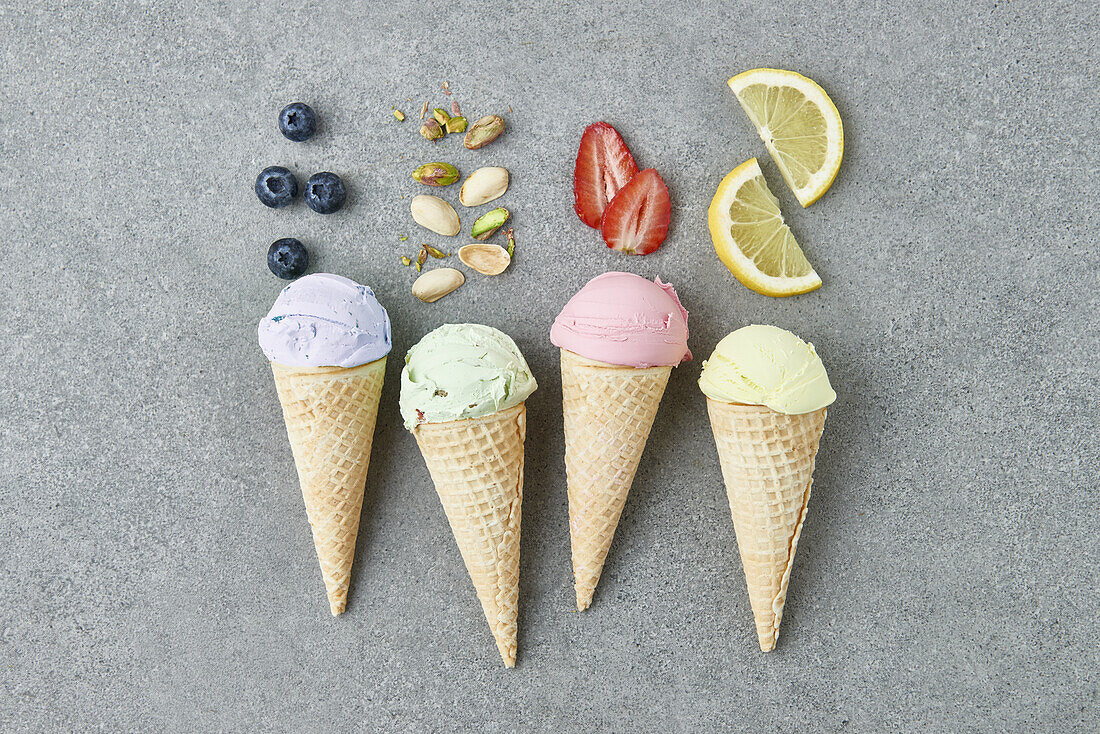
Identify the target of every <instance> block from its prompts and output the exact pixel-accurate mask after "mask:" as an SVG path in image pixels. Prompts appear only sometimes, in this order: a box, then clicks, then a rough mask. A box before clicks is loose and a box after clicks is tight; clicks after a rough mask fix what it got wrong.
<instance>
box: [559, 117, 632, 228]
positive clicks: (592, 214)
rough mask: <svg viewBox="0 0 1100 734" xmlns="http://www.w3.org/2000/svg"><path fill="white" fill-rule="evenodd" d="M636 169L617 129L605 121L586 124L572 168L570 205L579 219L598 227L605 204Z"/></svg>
mask: <svg viewBox="0 0 1100 734" xmlns="http://www.w3.org/2000/svg"><path fill="white" fill-rule="evenodd" d="M637 173H638V164H637V163H635V162H634V156H632V155H631V154H630V149H629V148H627V147H626V143H625V142H623V138H622V136H621V135H619V132H618V131H617V130H616V129H615V128H613V127H611V126H610V125H608V124H607V123H606V122H597V123H593V124H591V125H589V126H588V127H586V128H585V130H584V135H583V136H582V137H581V148H580V150H579V151H577V165H576V168H575V169H574V170H573V199H574V203H573V209H574V210H575V211H576V212H577V216H578V217H580V218H581V221H582V222H584V223H585V224H587V225H588V226H589V227H592V228H593V229H599V228H600V220H601V219H602V218H603V213H604V210H605V209H606V208H607V205H608V204H609V203H610V202H611V200H612V199H614V198H615V194H617V193H619V189H621V188H622V187H623V186H626V184H627V182H628V181H630V179H631V178H633V177H634V175H635V174H637Z"/></svg>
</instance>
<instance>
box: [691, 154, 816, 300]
mask: <svg viewBox="0 0 1100 734" xmlns="http://www.w3.org/2000/svg"><path fill="white" fill-rule="evenodd" d="M707 223H708V224H709V225H710V237H711V239H712V240H713V241H714V249H715V251H717V252H718V257H719V258H720V259H721V260H722V262H723V263H725V264H726V267H727V268H729V269H730V272H731V273H733V274H734V275H736V276H737V279H738V280H740V281H741V282H742V283H744V284H745V285H746V286H748V287H749V288H752V289H753V290H754V291H756V292H757V293H762V294H763V295H765V296H796V295H798V294H799V293H809V292H810V291H812V290H815V289H816V288H820V287H821V277H820V276H818V274H817V273H816V272H814V268H813V266H812V265H810V261H809V260H807V259H806V256H805V255H804V254H802V248H801V247H799V246H798V242H796V241H795V239H794V235H793V234H791V230H790V229H789V228H788V227H787V225H786V224H785V223H784V222H783V214H782V213H781V212H780V211H779V201H778V200H777V199H776V198H775V196H773V195H772V192H771V191H769V190H768V184H767V182H766V181H765V180H764V175H763V174H762V173H761V172H760V164H759V163H757V161H756V159H755V158H752V159H750V160H748V161H745V162H744V163H742V164H741V165H739V166H738V167H737V168H735V169H733V170H732V171H730V172H729V173H728V174H727V175H726V177H725V178H723V179H722V183H720V184H718V191H716V192H715V193H714V199H712V200H711V202H710V209H709V210H708V212H707Z"/></svg>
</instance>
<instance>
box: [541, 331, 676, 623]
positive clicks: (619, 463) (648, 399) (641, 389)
mask: <svg viewBox="0 0 1100 734" xmlns="http://www.w3.org/2000/svg"><path fill="white" fill-rule="evenodd" d="M671 371H672V368H671V367H667V366H666V367H647V368H643V369H639V368H634V367H622V366H619V365H612V364H607V363H604V362H598V361H596V360H592V359H587V358H585V357H581V356H580V355H577V354H574V353H573V352H570V351H568V350H566V349H562V350H561V387H562V410H563V412H564V416H565V473H566V484H567V486H568V489H569V538H570V542H571V544H572V547H573V582H574V588H575V590H576V593H577V609H582V610H583V609H587V608H588V607H589V605H591V603H592V594H593V593H594V592H595V590H596V583H597V582H598V581H599V580H600V573H601V572H602V571H603V564H604V560H605V559H606V558H607V551H608V549H610V548H611V540H612V538H614V537H615V528H616V527H617V526H618V524H619V516H620V515H622V512H623V505H625V504H626V496H627V494H628V493H629V492H630V485H631V484H632V483H633V482H634V473H635V472H636V471H637V470H638V462H639V461H640V460H641V458H642V451H643V450H644V449H645V444H646V440H647V439H648V438H649V431H650V429H651V428H652V427H653V418H654V416H656V415H657V408H658V406H659V405H660V404H661V396H662V395H664V392H665V385H667V384H668V376H669V373H670V372H671Z"/></svg>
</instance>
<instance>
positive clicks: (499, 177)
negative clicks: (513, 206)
mask: <svg viewBox="0 0 1100 734" xmlns="http://www.w3.org/2000/svg"><path fill="white" fill-rule="evenodd" d="M507 190H508V171H507V170H506V169H504V168H500V167H498V166H489V167H486V168H479V169H477V170H476V171H474V172H473V173H471V174H470V175H469V176H468V177H467V178H466V181H465V182H464V183H463V184H462V190H461V191H459V192H458V200H459V201H461V202H462V205H463V206H481V205H482V204H485V203H486V202H490V201H492V200H493V199H499V198H500V197H502V196H504V192H505V191H507Z"/></svg>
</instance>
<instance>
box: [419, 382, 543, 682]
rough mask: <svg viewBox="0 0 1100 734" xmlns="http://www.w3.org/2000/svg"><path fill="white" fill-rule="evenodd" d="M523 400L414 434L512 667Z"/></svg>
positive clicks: (502, 653)
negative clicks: (482, 415) (485, 414)
mask: <svg viewBox="0 0 1100 734" xmlns="http://www.w3.org/2000/svg"><path fill="white" fill-rule="evenodd" d="M526 433H527V409H526V407H524V404H523V403H520V404H519V405H516V406H514V407H512V408H508V409H507V410H501V411H498V412H496V413H493V414H492V415H488V416H485V417H483V418H470V419H466V420H457V421H449V422H446V423H422V424H420V425H418V426H417V427H416V428H415V429H414V430H413V435H414V436H416V442H417V444H419V445H420V452H421V453H422V454H423V455H424V463H426V464H427V465H428V471H429V472H430V473H431V475H432V481H433V482H434V483H435V489H436V492H438V493H439V499H440V501H441V502H442V503H443V509H444V510H445V511H446V512H447V520H448V521H449V522H450V523H451V531H452V532H453V533H454V536H455V540H456V541H457V542H458V549H459V551H460V552H461V553H462V560H463V561H465V563H466V570H467V571H468V572H469V573H470V578H471V579H472V580H473V582H474V589H476V591H477V598H478V599H479V600H480V601H481V608H482V610H483V611H484V612H485V619H486V620H487V621H488V622H489V628H490V629H491V630H492V632H493V638H494V639H495V640H496V644H497V649H498V650H499V651H500V657H501V658H503V660H504V664H505V665H506V666H507V667H509V668H511V667H513V666H514V665H515V664H516V631H517V618H518V612H519V531H520V519H521V506H522V504H523V440H524V438H525V436H526Z"/></svg>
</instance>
